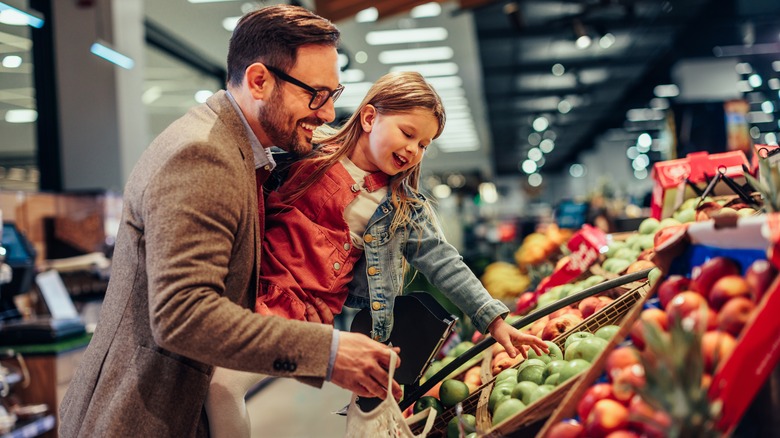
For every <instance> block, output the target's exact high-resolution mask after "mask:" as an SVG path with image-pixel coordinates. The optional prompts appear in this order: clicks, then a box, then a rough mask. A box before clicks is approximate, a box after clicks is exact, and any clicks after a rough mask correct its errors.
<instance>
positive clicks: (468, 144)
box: [436, 140, 479, 152]
mask: <svg viewBox="0 0 780 438" xmlns="http://www.w3.org/2000/svg"><path fill="white" fill-rule="evenodd" d="M436 147H438V148H439V150H440V151H442V152H469V151H478V150H479V143H478V142H476V141H473V140H469V141H462V142H458V141H447V142H444V143H441V142H438V141H437V142H436Z"/></svg>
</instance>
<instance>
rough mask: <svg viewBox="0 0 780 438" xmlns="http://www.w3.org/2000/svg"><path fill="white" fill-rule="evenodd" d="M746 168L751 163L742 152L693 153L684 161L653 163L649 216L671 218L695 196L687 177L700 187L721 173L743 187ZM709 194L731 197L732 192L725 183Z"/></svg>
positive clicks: (681, 159)
mask: <svg viewBox="0 0 780 438" xmlns="http://www.w3.org/2000/svg"><path fill="white" fill-rule="evenodd" d="M749 165H750V163H749V162H748V160H747V157H746V156H745V153H744V152H742V151H731V152H723V153H720V154H708V153H707V152H693V153H690V154H688V155H687V156H686V157H685V158H680V159H677V160H668V161H661V162H658V163H655V165H653V171H652V177H653V194H652V203H651V206H650V214H651V216H652V217H654V218H656V219H663V218H667V217H671V216H672V213H674V211H675V210H676V209H677V207H679V206H680V204H682V202H683V201H684V200H686V199H688V198H693V197H695V196H697V195H696V192H694V191H693V189H691V188H690V187H688V186H687V184H686V178H687V179H688V181H690V182H692V183H694V184H698V185H700V186H701V187H702V188H703V187H704V186H705V185H706V183H707V182H708V181H709V180H711V179H712V178H713V177H715V176H716V175H717V173H718V172H723V173H724V175H726V176H728V177H730V178H732V179H734V180H735V181H736V182H737V183H739V184H744V183H745V178H744V170H743V167H742V166H745V167H747V166H749ZM712 194H713V195H730V194H733V192H732V191H731V189H729V188H728V186H726V185H725V184H718V185H716V187H715V189H714V190H713V193H712Z"/></svg>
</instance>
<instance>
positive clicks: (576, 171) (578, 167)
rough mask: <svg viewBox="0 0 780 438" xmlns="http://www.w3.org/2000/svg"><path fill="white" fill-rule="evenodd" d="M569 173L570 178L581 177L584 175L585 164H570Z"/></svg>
mask: <svg viewBox="0 0 780 438" xmlns="http://www.w3.org/2000/svg"><path fill="white" fill-rule="evenodd" d="M569 175H571V176H572V178H582V177H583V176H585V166H583V165H582V164H579V163H574V164H572V165H571V166H569Z"/></svg>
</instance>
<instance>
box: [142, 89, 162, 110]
mask: <svg viewBox="0 0 780 438" xmlns="http://www.w3.org/2000/svg"><path fill="white" fill-rule="evenodd" d="M160 96H162V88H160V87H158V86H156V85H155V86H153V87H149V89H148V90H146V91H144V93H143V94H142V95H141V102H143V104H144V105H151V104H153V103H154V102H155V101H157V99H159V98H160Z"/></svg>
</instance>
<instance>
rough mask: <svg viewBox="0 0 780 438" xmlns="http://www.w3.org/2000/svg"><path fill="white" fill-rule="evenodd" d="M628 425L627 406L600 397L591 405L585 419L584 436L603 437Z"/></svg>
mask: <svg viewBox="0 0 780 438" xmlns="http://www.w3.org/2000/svg"><path fill="white" fill-rule="evenodd" d="M626 426H628V408H626V407H625V406H623V405H622V404H621V403H620V402H617V401H615V400H610V399H602V400H599V401H597V402H596V404H595V405H593V408H592V409H591V410H590V414H589V415H588V419H587V420H586V421H585V436H587V437H605V436H607V435H609V434H610V433H612V432H615V431H617V430H622V429H625V428H626Z"/></svg>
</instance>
